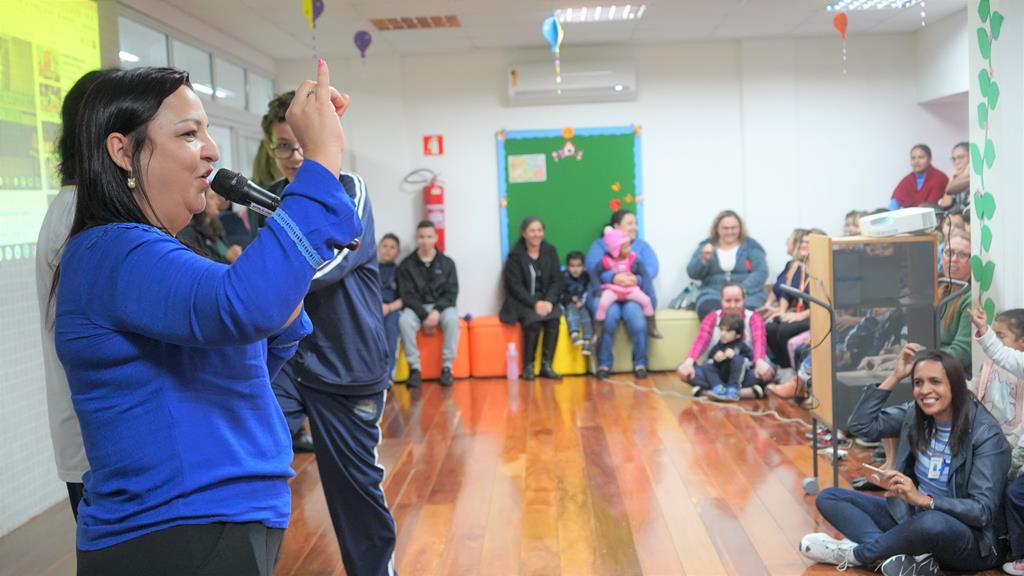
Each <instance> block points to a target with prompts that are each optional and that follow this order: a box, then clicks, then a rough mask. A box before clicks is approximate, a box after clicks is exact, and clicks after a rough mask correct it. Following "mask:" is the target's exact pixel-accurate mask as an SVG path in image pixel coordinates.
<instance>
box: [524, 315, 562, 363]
mask: <svg viewBox="0 0 1024 576" xmlns="http://www.w3.org/2000/svg"><path fill="white" fill-rule="evenodd" d="M534 316H536V315H534ZM559 320H561V315H558V316H555V317H554V318H552V317H551V315H548V316H547V319H546V320H541V319H539V318H538V319H533V320H532V321H528V320H524V321H523V368H526V367H527V366H532V365H533V360H534V358H535V355H536V353H537V341H538V340H540V333H541V332H542V331H543V332H544V344H543V345H542V346H543V347H542V349H541V351H540V362H541V366H544V365H548V366H550V365H551V361H552V360H554V358H555V345H557V344H558V329H559V326H560V325H559Z"/></svg>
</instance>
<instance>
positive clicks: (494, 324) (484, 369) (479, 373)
mask: <svg viewBox="0 0 1024 576" xmlns="http://www.w3.org/2000/svg"><path fill="white" fill-rule="evenodd" d="M509 342H515V345H516V350H519V349H520V348H522V346H523V331H522V329H521V328H520V327H519V324H513V325H511V326H509V325H508V324H502V323H501V320H498V317H497V316H474V317H473V320H472V321H471V322H470V323H469V365H470V370H469V371H470V373H471V374H473V377H474V378H498V377H501V376H504V375H505V354H506V353H507V352H508V344H509ZM520 353H522V351H521V350H520Z"/></svg>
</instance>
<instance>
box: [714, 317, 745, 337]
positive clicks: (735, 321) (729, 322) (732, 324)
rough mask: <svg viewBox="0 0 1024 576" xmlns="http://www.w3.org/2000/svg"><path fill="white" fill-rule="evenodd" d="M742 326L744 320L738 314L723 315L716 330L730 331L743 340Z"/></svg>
mask: <svg viewBox="0 0 1024 576" xmlns="http://www.w3.org/2000/svg"><path fill="white" fill-rule="evenodd" d="M744 324H746V320H745V319H744V318H743V316H740V315H739V314H723V315H722V319H721V320H719V321H718V329H719V330H731V331H733V332H735V333H736V334H737V335H738V336H739V337H740V338H743V329H744Z"/></svg>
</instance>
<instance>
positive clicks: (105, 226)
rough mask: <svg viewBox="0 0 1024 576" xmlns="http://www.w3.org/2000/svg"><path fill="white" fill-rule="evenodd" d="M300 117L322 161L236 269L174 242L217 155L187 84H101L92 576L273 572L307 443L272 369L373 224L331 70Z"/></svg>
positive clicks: (96, 99)
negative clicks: (339, 259) (321, 288)
mask: <svg viewBox="0 0 1024 576" xmlns="http://www.w3.org/2000/svg"><path fill="white" fill-rule="evenodd" d="M298 93H299V94H302V95H303V97H300V98H296V99H295V102H294V103H293V105H292V107H291V109H290V110H289V112H288V116H289V122H290V123H291V125H292V126H293V127H294V129H295V132H296V134H297V135H298V139H299V141H300V142H301V144H302V146H303V149H304V150H305V153H306V161H305V163H304V164H303V166H302V168H301V169H300V170H299V173H298V176H297V177H296V178H295V181H294V182H293V183H292V185H291V186H289V187H288V189H286V190H285V194H284V196H283V197H282V200H281V207H280V209H279V210H278V211H277V212H276V214H275V215H274V216H273V217H272V218H270V219H269V221H268V223H267V226H266V228H265V229H264V231H263V233H262V234H260V235H259V237H258V238H257V239H256V240H255V241H254V242H253V243H252V244H251V245H250V246H249V248H248V249H247V250H246V251H245V252H244V253H243V254H242V255H241V256H240V257H239V258H238V259H237V260H236V261H235V262H234V263H233V264H232V265H230V266H227V265H224V264H219V263H215V262H211V261H209V260H206V259H205V258H202V257H201V256H199V255H197V254H195V253H193V252H192V251H191V250H189V249H188V248H186V247H185V246H184V245H182V244H181V243H180V242H179V241H178V240H176V239H175V238H174V234H175V233H177V232H178V231H180V230H181V229H182V228H183V227H184V226H185V225H186V224H187V223H188V222H189V220H190V218H191V216H192V214H195V213H198V212H201V211H202V210H203V208H204V207H205V202H206V196H205V192H206V189H207V187H208V184H207V180H206V179H207V177H208V176H209V174H210V172H211V170H212V165H213V163H214V162H215V161H216V160H217V159H218V151H217V146H216V144H214V142H213V141H212V140H211V139H210V135H209V133H208V132H207V126H208V120H207V118H206V114H205V112H204V110H203V106H202V104H201V102H200V100H199V99H198V98H197V97H196V95H195V93H194V92H193V91H192V87H191V85H190V84H189V81H188V75H187V73H185V72H182V71H179V70H175V69H171V68H137V69H134V70H128V71H124V72H118V73H115V74H112V75H110V76H108V77H105V78H103V79H102V80H100V81H99V82H97V84H96V85H95V86H94V87H93V89H92V90H90V92H89V94H88V96H87V97H86V99H85V102H84V103H83V106H82V111H81V113H80V116H79V117H80V118H81V119H82V120H81V122H80V127H79V140H78V164H77V165H78V175H79V181H78V204H77V207H76V211H75V218H74V223H73V225H72V229H71V233H70V236H69V240H68V243H67V245H66V248H65V250H64V253H63V255H62V259H61V265H60V268H59V269H58V271H57V276H56V278H55V281H54V282H55V284H54V290H55V293H56V315H55V322H56V335H55V339H56V346H57V352H58V355H59V357H60V360H61V362H62V363H63V365H64V368H65V371H66V373H67V377H68V384H69V386H70V388H71V395H72V402H73V404H74V407H75V411H76V413H77V414H78V417H79V422H80V424H81V428H82V437H83V440H84V443H85V449H86V454H87V456H88V458H89V463H90V468H91V469H90V471H89V472H87V473H86V475H85V477H84V484H85V494H84V497H83V500H82V502H81V504H80V506H79V509H78V511H79V524H78V537H77V540H78V541H77V547H78V573H79V574H80V575H93V574H103V575H105V576H111V575H114V576H117V575H121V574H168V575H170V574H174V575H182V574H232V575H250V574H252V575H256V574H259V575H264V574H266V575H269V574H270V573H271V570H272V569H273V565H274V560H275V559H276V556H277V551H278V548H279V546H280V542H281V537H282V533H283V529H284V528H285V527H287V525H288V517H289V512H290V506H291V502H290V493H289V488H288V478H289V477H290V476H291V475H292V471H291V469H290V467H289V464H290V463H291V458H292V453H291V442H290V438H289V435H288V429H287V427H286V425H285V421H284V418H283V416H282V414H281V410H280V408H278V406H277V402H276V400H275V399H274V395H273V393H272V392H271V389H270V382H269V377H270V375H272V374H274V373H275V372H276V371H277V370H278V369H279V368H280V367H281V365H282V364H283V362H284V361H285V360H286V359H287V358H288V357H289V356H290V355H291V354H292V353H293V352H294V350H295V345H296V343H297V342H298V341H299V340H300V339H301V338H302V337H303V336H305V335H306V334H308V333H309V332H310V330H311V328H310V324H309V320H308V318H307V317H306V316H305V314H304V313H303V312H302V299H303V297H304V296H305V295H306V292H307V290H308V288H309V284H310V280H311V279H312V278H313V274H314V272H315V271H316V269H317V267H318V266H319V265H320V264H322V263H323V262H324V260H325V259H328V258H330V257H331V256H332V254H333V251H334V246H336V245H345V244H347V243H348V242H349V241H351V240H352V238H354V237H356V236H358V235H359V234H360V232H361V228H360V223H359V219H358V217H357V216H356V214H355V209H354V206H353V204H352V201H351V200H350V199H349V196H348V195H347V194H344V193H343V191H342V189H341V185H340V184H339V182H338V179H337V178H336V177H335V175H336V174H337V173H338V171H339V168H340V166H339V164H340V159H341V151H342V148H343V145H344V135H343V133H342V131H341V128H340V124H339V123H338V121H337V118H338V116H340V115H341V114H343V113H344V110H345V108H346V107H347V104H348V100H347V98H346V97H343V96H341V95H340V94H338V92H337V91H335V90H334V89H332V88H330V78H329V77H328V73H327V68H326V65H325V64H324V63H323V61H321V62H320V64H319V69H318V78H317V82H313V81H306V82H304V83H303V84H302V85H301V86H300V87H299V90H298Z"/></svg>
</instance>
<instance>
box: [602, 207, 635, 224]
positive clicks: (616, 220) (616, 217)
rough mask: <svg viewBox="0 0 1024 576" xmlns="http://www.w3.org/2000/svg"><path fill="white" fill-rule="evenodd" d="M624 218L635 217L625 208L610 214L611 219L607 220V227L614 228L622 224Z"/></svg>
mask: <svg viewBox="0 0 1024 576" xmlns="http://www.w3.org/2000/svg"><path fill="white" fill-rule="evenodd" d="M626 216H636V214H633V213H632V212H630V211H629V210H626V209H625V208H623V209H621V210H616V211H615V212H612V217H611V219H609V220H608V225H609V226H611V227H613V228H615V227H617V226H618V225H619V224H622V220H623V219H625V217H626Z"/></svg>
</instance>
